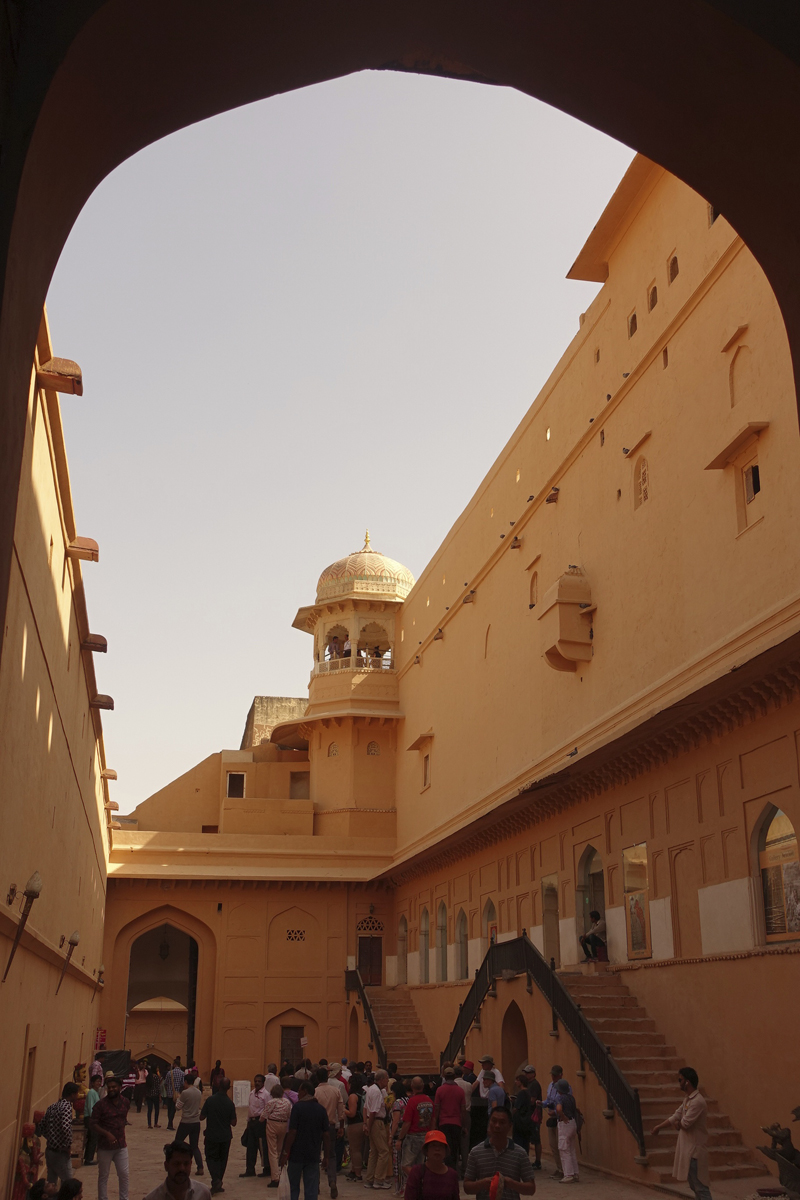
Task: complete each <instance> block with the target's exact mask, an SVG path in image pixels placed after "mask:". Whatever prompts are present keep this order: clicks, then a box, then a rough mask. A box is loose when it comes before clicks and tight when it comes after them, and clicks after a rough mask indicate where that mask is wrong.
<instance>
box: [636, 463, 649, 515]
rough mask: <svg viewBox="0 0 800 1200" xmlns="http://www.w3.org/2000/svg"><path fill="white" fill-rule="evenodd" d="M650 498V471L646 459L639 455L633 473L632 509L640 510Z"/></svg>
mask: <svg viewBox="0 0 800 1200" xmlns="http://www.w3.org/2000/svg"><path fill="white" fill-rule="evenodd" d="M649 496H650V469H649V467H648V466H647V459H646V458H645V457H644V455H643V454H640V455H639V457H638V458H637V460H636V467H635V469H634V473H633V507H634V508H641V506H642V505H643V504H644V503H645V501H646V500H647V499H648V498H649Z"/></svg>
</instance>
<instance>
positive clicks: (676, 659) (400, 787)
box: [397, 168, 800, 860]
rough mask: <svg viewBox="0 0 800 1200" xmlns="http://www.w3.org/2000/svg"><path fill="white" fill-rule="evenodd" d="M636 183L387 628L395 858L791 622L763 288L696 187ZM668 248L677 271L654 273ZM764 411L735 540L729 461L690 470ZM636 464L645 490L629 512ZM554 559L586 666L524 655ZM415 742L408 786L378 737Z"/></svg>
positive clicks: (788, 500)
mask: <svg viewBox="0 0 800 1200" xmlns="http://www.w3.org/2000/svg"><path fill="white" fill-rule="evenodd" d="M647 186H648V187H650V188H651V190H650V191H649V193H647V189H646V188H645V192H646V195H645V196H644V197H643V198H642V197H640V199H639V201H638V202H637V203H638V204H640V205H641V207H640V209H639V210H638V212H637V213H636V214H635V219H634V218H633V217H631V216H630V214H628V215H627V216H625V214H623V215H622V216H620V217H619V218H618V220H617V222H616V225H614V223H613V222H611V226H612V227H613V229H614V230H615V232H613V236H612V233H609V239H610V240H611V241H612V243H613V245H612V247H611V249H610V251H609V253H608V281H607V283H606V284H605V286H604V287H603V289H602V290H601V292H600V293H599V295H598V296H597V298H596V299H595V300H594V302H593V303H592V305H591V306H590V308H589V309H588V311H587V312H586V314H585V317H584V318H583V320H582V324H581V328H580V331H579V332H578V334H577V335H576V337H575V338H574V339H573V342H572V343H571V344H570V346H569V347H568V348H567V350H566V351H565V353H564V355H563V356H562V358H561V360H560V362H559V363H558V365H557V366H556V368H555V370H554V371H553V374H552V375H551V377H550V380H549V381H548V383H547V384H546V386H545V387H544V389H543V391H542V393H541V394H540V396H539V397H538V399H537V400H536V403H535V404H534V405H533V407H532V409H531V410H530V411H529V412H528V413H527V414H526V416H525V417H524V419H523V421H522V422H521V424H520V426H519V428H518V429H517V431H516V432H515V433H514V435H513V436H512V438H511V439H510V441H509V443H508V445H507V447H506V449H505V450H504V451H503V452H502V454H501V455H500V457H499V458H498V460H497V462H496V463H495V464H494V466H493V467H492V469H491V470H490V472H489V473H488V475H487V477H486V479H485V480H484V481H483V483H482V484H481V486H480V487H479V488H478V490H477V492H476V494H475V496H474V497H473V499H472V500H471V502H470V504H469V505H468V506H467V508H466V510H465V511H464V513H463V514H462V516H461V517H459V519H458V521H457V522H456V524H455V526H454V527H453V529H452V530H451V531H450V533H449V534H448V536H447V538H446V539H445V541H444V542H443V544H442V546H441V547H440V549H439V550H438V551H437V552H436V554H435V555H434V556H433V558H432V560H431V562H430V563H429V564H428V566H427V567H426V568H425V570H424V572H423V573H422V575H421V577H420V578H419V580H418V581H417V583H416V585H415V587H414V589H413V591H412V592H411V595H410V596H409V597H408V599H407V600H406V601H405V603H404V605H403V608H402V611H401V613H400V615H399V616H398V618H397V621H398V627H399V629H400V630H402V640H399V641H398V643H397V659H398V664H399V683H400V708H401V710H402V712H403V713H404V715H405V722H404V723H403V724H401V727H400V732H399V735H398V736H399V745H400V746H401V749H399V750H398V755H397V760H398V773H397V807H398V851H397V853H398V858H399V859H400V860H402V859H404V858H405V857H407V856H409V855H411V854H412V853H414V852H417V851H420V850H422V849H424V848H425V847H427V846H430V845H431V844H433V843H435V842H436V841H437V840H438V839H439V838H441V837H443V836H445V835H447V834H449V833H450V832H451V831H453V830H456V829H458V828H460V827H462V826H463V825H464V824H466V823H467V822H468V821H469V820H470V819H471V818H473V817H476V816H478V815H480V814H481V813H484V812H486V811H488V810H490V809H491V808H492V807H493V806H494V805H495V804H497V803H498V802H500V801H502V800H503V799H505V798H507V797H509V796H510V795H513V793H514V790H515V789H516V788H517V787H519V786H520V785H522V784H524V783H527V782H528V781H530V780H531V779H536V778H539V777H541V776H543V775H546V774H548V773H549V772H551V771H553V770H556V769H560V768H562V767H564V766H565V765H567V763H568V762H570V761H571V760H570V759H568V758H567V755H568V753H569V752H571V751H573V750H574V749H575V748H576V747H577V749H578V751H579V754H580V755H581V756H582V755H583V753H584V752H586V751H587V750H589V749H591V748H593V747H595V746H597V745H600V744H603V743H605V742H608V741H611V740H613V739H614V738H615V737H616V736H618V735H619V734H621V733H622V732H624V731H625V730H627V729H629V728H631V727H633V726H635V725H636V724H638V723H639V722H640V721H641V720H643V719H644V718H646V717H647V716H649V715H651V713H652V712H654V711H658V710H659V709H661V708H663V707H665V706H666V705H667V704H670V703H673V702H674V701H676V700H678V699H680V698H681V697H683V696H685V695H687V694H689V693H691V692H693V691H694V690H696V689H697V688H698V687H700V686H701V685H702V684H704V683H705V682H707V681H708V680H709V679H711V678H714V677H716V676H719V675H722V674H724V673H725V672H726V671H727V670H729V669H730V668H731V667H732V666H734V665H737V664H739V663H741V662H742V661H745V660H746V659H749V658H750V657H752V656H753V655H754V654H755V653H757V652H758V651H759V650H761V649H764V648H765V647H767V646H769V645H771V644H773V643H775V642H778V641H781V640H782V639H784V638H786V637H787V636H789V634H791V633H794V632H796V631H797V629H798V627H800V566H799V564H798V558H797V555H796V554H793V553H791V552H788V553H787V547H789V546H792V545H793V544H794V542H795V540H796V539H795V530H796V528H797V525H798V519H799V518H800V493H798V489H797V487H796V486H795V481H796V479H797V477H798V472H800V440H799V439H798V429H797V412H796V406H795V396H794V387H793V384H792V373H791V364H790V360H789V352H788V348H787V343H786V338H785V333H784V329H783V325H782V322H781V318H780V314H779V311H778V308H777V305H776V303H775V299H774V297H773V295H772V293H771V290H770V288H769V286H768V284H767V282H766V280H765V278H764V276H763V274H762V272H761V270H760V268H759V267H758V265H757V263H756V262H755V260H754V259H753V257H752V255H751V254H750V253H749V252H748V250H747V249H746V248H745V247H744V246H743V245H742V243H741V241H740V240H739V239H737V238H736V236H735V234H734V232H733V230H732V229H731V228H730V226H728V225H727V223H726V222H725V221H724V219H723V218H718V219H717V220H716V221H715V222H714V224H713V225H711V226H710V227H709V217H708V206H707V205H706V203H705V202H704V201H703V200H702V199H701V198H700V197H699V196H697V195H696V194H694V193H693V192H691V191H690V190H689V189H688V188H687V187H685V185H683V184H682V183H680V182H679V181H678V180H677V179H675V178H673V177H671V176H669V175H668V174H666V173H665V172H662V171H660V170H659V169H657V168H654V169H653V173H652V176H651V178H650V182H649V184H648V185H647ZM610 211H611V212H612V214H613V201H612V205H611V206H610ZM608 220H609V221H610V218H608ZM620 226H621V228H620ZM673 251H676V252H677V255H678V259H679V274H678V275H677V277H676V278H675V280H674V281H673V282H672V283H671V284H668V281H667V262H668V259H669V257H670V255H671V254H672V252H673ZM653 280H655V281H656V282H657V286H658V303H657V305H656V307H655V308H654V310H653V311H652V312H649V313H648V312H647V307H646V297H647V288H648V285H649V284H650V283H651V282H652V281H653ZM634 306H635V307H636V311H637V316H638V330H637V332H636V333H635V335H634V336H633V337H632V338H630V339H629V338H628V336H627V320H628V316H629V314H630V313H631V311H632V310H633V308H634ZM740 327H746V328H745V329H744V332H742V333H740V334H739V336H738V340H736V341H735V344H734V345H733V346H732V347H731V348H730V349H728V350H724V347H725V346H726V344H727V343H728V342H729V341H730V339H731V338H732V337H734V335H736V331H737V329H739V328H740ZM532 335H533V336H535V331H532ZM745 345H746V346H747V347H748V349H749V354H750V356H751V360H752V369H751V371H750V373H749V378H748V379H745V381H744V385H743V386H742V388H741V389H740V393H741V394H738V395H737V398H736V403H735V404H733V405H732V403H731V391H730V370H731V364H732V359H733V355H734V354H735V352H736V350H737V348H739V347H742V346H745ZM664 349H666V350H667V351H668V365H667V366H666V367H664V366H663V350H664ZM598 351H599V354H600V360H599V362H595V356H596V353H597V352H598ZM625 375H627V378H625ZM608 394H610V395H611V399H610V400H608V401H607V400H606V396H607V395H608ZM591 418H594V420H593V421H592V422H591V423H590V419H591ZM764 421H768V422H769V428H768V429H766V430H764V431H763V432H762V433H761V435H760V437H759V438H758V441H757V443H756V448H757V452H758V456H759V460H760V469H761V487H762V490H761V494H760V495H759V496H758V497H757V499H756V502H755V508H754V510H753V514H752V515H755V511H756V510H758V511H760V516H761V519H760V521H759V522H758V523H757V524H752V525H751V526H749V527H748V528H747V529H746V531H745V532H744V533H739V531H738V524H737V504H736V491H737V487H739V486H740V485H741V480H740V478H739V476H738V472H737V470H736V469H735V468H734V467H732V466H731V467H727V468H725V469H722V470H706V469H705V468H706V466H707V465H708V464H709V463H710V462H711V461H712V460H713V459H714V458H715V457H716V456H717V455H718V454H720V452H721V451H723V449H724V448H725V447H726V446H727V445H728V444H729V443H730V442H731V441H732V439H733V438H734V436H735V434H736V433H737V431H738V430H740V429H741V428H742V427H743V426H745V425H747V424H748V423H750V422H764ZM548 430H549V431H550V439H549V441H548V439H547V432H548ZM647 434H649V436H648V437H647V438H646V440H645V441H644V442H643V443H642V445H641V447H640V450H638V451H636V452H635V453H634V454H633V455H632V456H631V458H630V459H628V458H626V457H625V455H624V454H623V449H625V448H627V449H629V450H630V449H634V448H635V447H636V446H637V444H638V443H639V442H640V441H641V439H642V438H644V437H645V435H647ZM601 440H602V442H603V444H602V445H601ZM640 453H641V454H642V455H644V456H645V457H646V459H647V462H648V465H649V473H650V489H649V498H648V500H647V501H646V502H645V503H644V504H642V505H641V506H640V507H639V508H635V507H634V471H635V461H636V459H637V458H638V457H639V454H640ZM517 473H519V481H518V482H517ZM554 486H557V487H558V488H559V489H560V490H559V492H558V500H557V502H556V503H553V504H547V503H545V499H546V496H547V495H548V494H549V493H550V489H551V488H552V487H554ZM531 495H534V497H535V499H534V500H533V501H531V502H529V500H528V498H529V497H530V496H531ZM511 522H516V524H514V525H513V527H512V525H511ZM501 534H505V535H506V536H505V537H504V538H503V539H502V540H501V537H500V535H501ZM513 535H517V536H518V537H519V538H520V539H521V540H522V547H521V549H511V548H510V544H511V538H512V536H513ZM571 564H574V565H576V566H578V567H580V568H582V570H583V571H584V572H585V576H586V579H587V580H588V583H589V585H590V588H591V600H592V603H593V604H596V606H597V607H596V611H595V612H594V614H593V616H592V623H593V633H594V640H593V642H592V649H593V658H592V659H591V661H590V662H588V663H583V664H581V665H580V667H579V669H578V670H577V671H576V672H575V673H574V674H568V673H561V672H557V671H555V670H553V669H552V668H551V667H550V666H549V665H548V664H547V662H546V661H545V660H544V658H543V657H542V653H543V649H544V645H543V637H542V628H541V626H540V623H539V619H538V618H539V616H540V614H541V611H542V599H543V596H544V594H545V593H546V591H547V589H548V588H549V587H550V586H551V585H552V584H553V583H554V582H555V581H556V580H557V579H558V577H559V576H560V575H562V573H564V572H566V571H567V569H568V567H569V566H570V565H571ZM534 572H535V573H536V574H537V576H538V580H537V582H538V602H537V604H536V607H534V608H530V607H529V604H530V601H531V595H530V587H531V577H532V574H533V573H534ZM465 581H466V583H467V584H468V586H465ZM472 591H474V596H473V598H472V602H471V603H467V604H464V603H463V602H462V601H463V598H464V597H465V596H466V595H467V594H468V593H469V592H472ZM429 601H430V603H428V602H429ZM446 606H449V611H447V610H446ZM438 628H442V630H443V637H442V638H441V640H438V641H434V640H433V636H434V634H435V633H436V630H437V629H438ZM420 640H422V642H423V645H422V646H421V647H420V646H419V645H418V642H419V641H420ZM417 654H419V656H420V659H421V662H420V664H419V665H415V663H414V659H415V657H416V655H417ZM428 730H433V739H432V743H431V745H430V753H431V787H430V790H429V791H428V792H425V793H424V794H423V793H422V791H421V786H422V769H421V757H422V753H423V752H422V751H412V752H405V753H404V752H403V749H402V747H408V746H410V745H411V744H412V743H414V741H415V740H416V739H417V738H418V737H419V736H420V735H421V734H424V733H425V732H427V731H428ZM578 761H580V760H578Z"/></svg>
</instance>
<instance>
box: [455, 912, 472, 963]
mask: <svg viewBox="0 0 800 1200" xmlns="http://www.w3.org/2000/svg"><path fill="white" fill-rule="evenodd" d="M468 975H469V945H468V941H467V916H466V913H465V912H464V910H463V908H462V909H459V912H458V916H457V917H456V979H466V978H467V977H468Z"/></svg>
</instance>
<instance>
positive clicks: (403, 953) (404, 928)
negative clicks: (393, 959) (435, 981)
mask: <svg viewBox="0 0 800 1200" xmlns="http://www.w3.org/2000/svg"><path fill="white" fill-rule="evenodd" d="M397 982H398V983H408V921H407V920H406V918H405V917H401V918H400V920H399V922H398V925H397Z"/></svg>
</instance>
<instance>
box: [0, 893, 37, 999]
mask: <svg viewBox="0 0 800 1200" xmlns="http://www.w3.org/2000/svg"><path fill="white" fill-rule="evenodd" d="M41 890H42V877H41V875H40V874H39V872H38V871H34V872H33V874H32V875H31V877H30V879H29V880H28V882H27V883H26V884H25V890H24V891H23V893H22V894H23V896H24V897H25V904H24V905H23V908H22V915H21V916H20V919H19V925H18V926H17V932H16V933H15V935H14V944H13V946H12V947H11V953H10V954H9V956H8V962H7V963H6V969H5V973H4V975H3V980H2V982H3V983H5V981H6V977H7V976H8V972H9V970H10V968H11V964H12V962H13V961H14V955H15V954H16V953H17V946H18V945H19V943H20V938H21V937H22V933H23V930H24V929H25V926H26V925H27V923H28V917H29V916H30V915H31V909H32V908H33V902H34V900H38V899H39V893H40V892H41ZM12 892H13V895H12ZM16 894H17V888H16V885H15V884H12V885H11V889H10V891H9V896H10V897H11V899H10V900H9V901H8V903H9V904H11V903H12V902H13V900H14V897H15V896H16Z"/></svg>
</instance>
